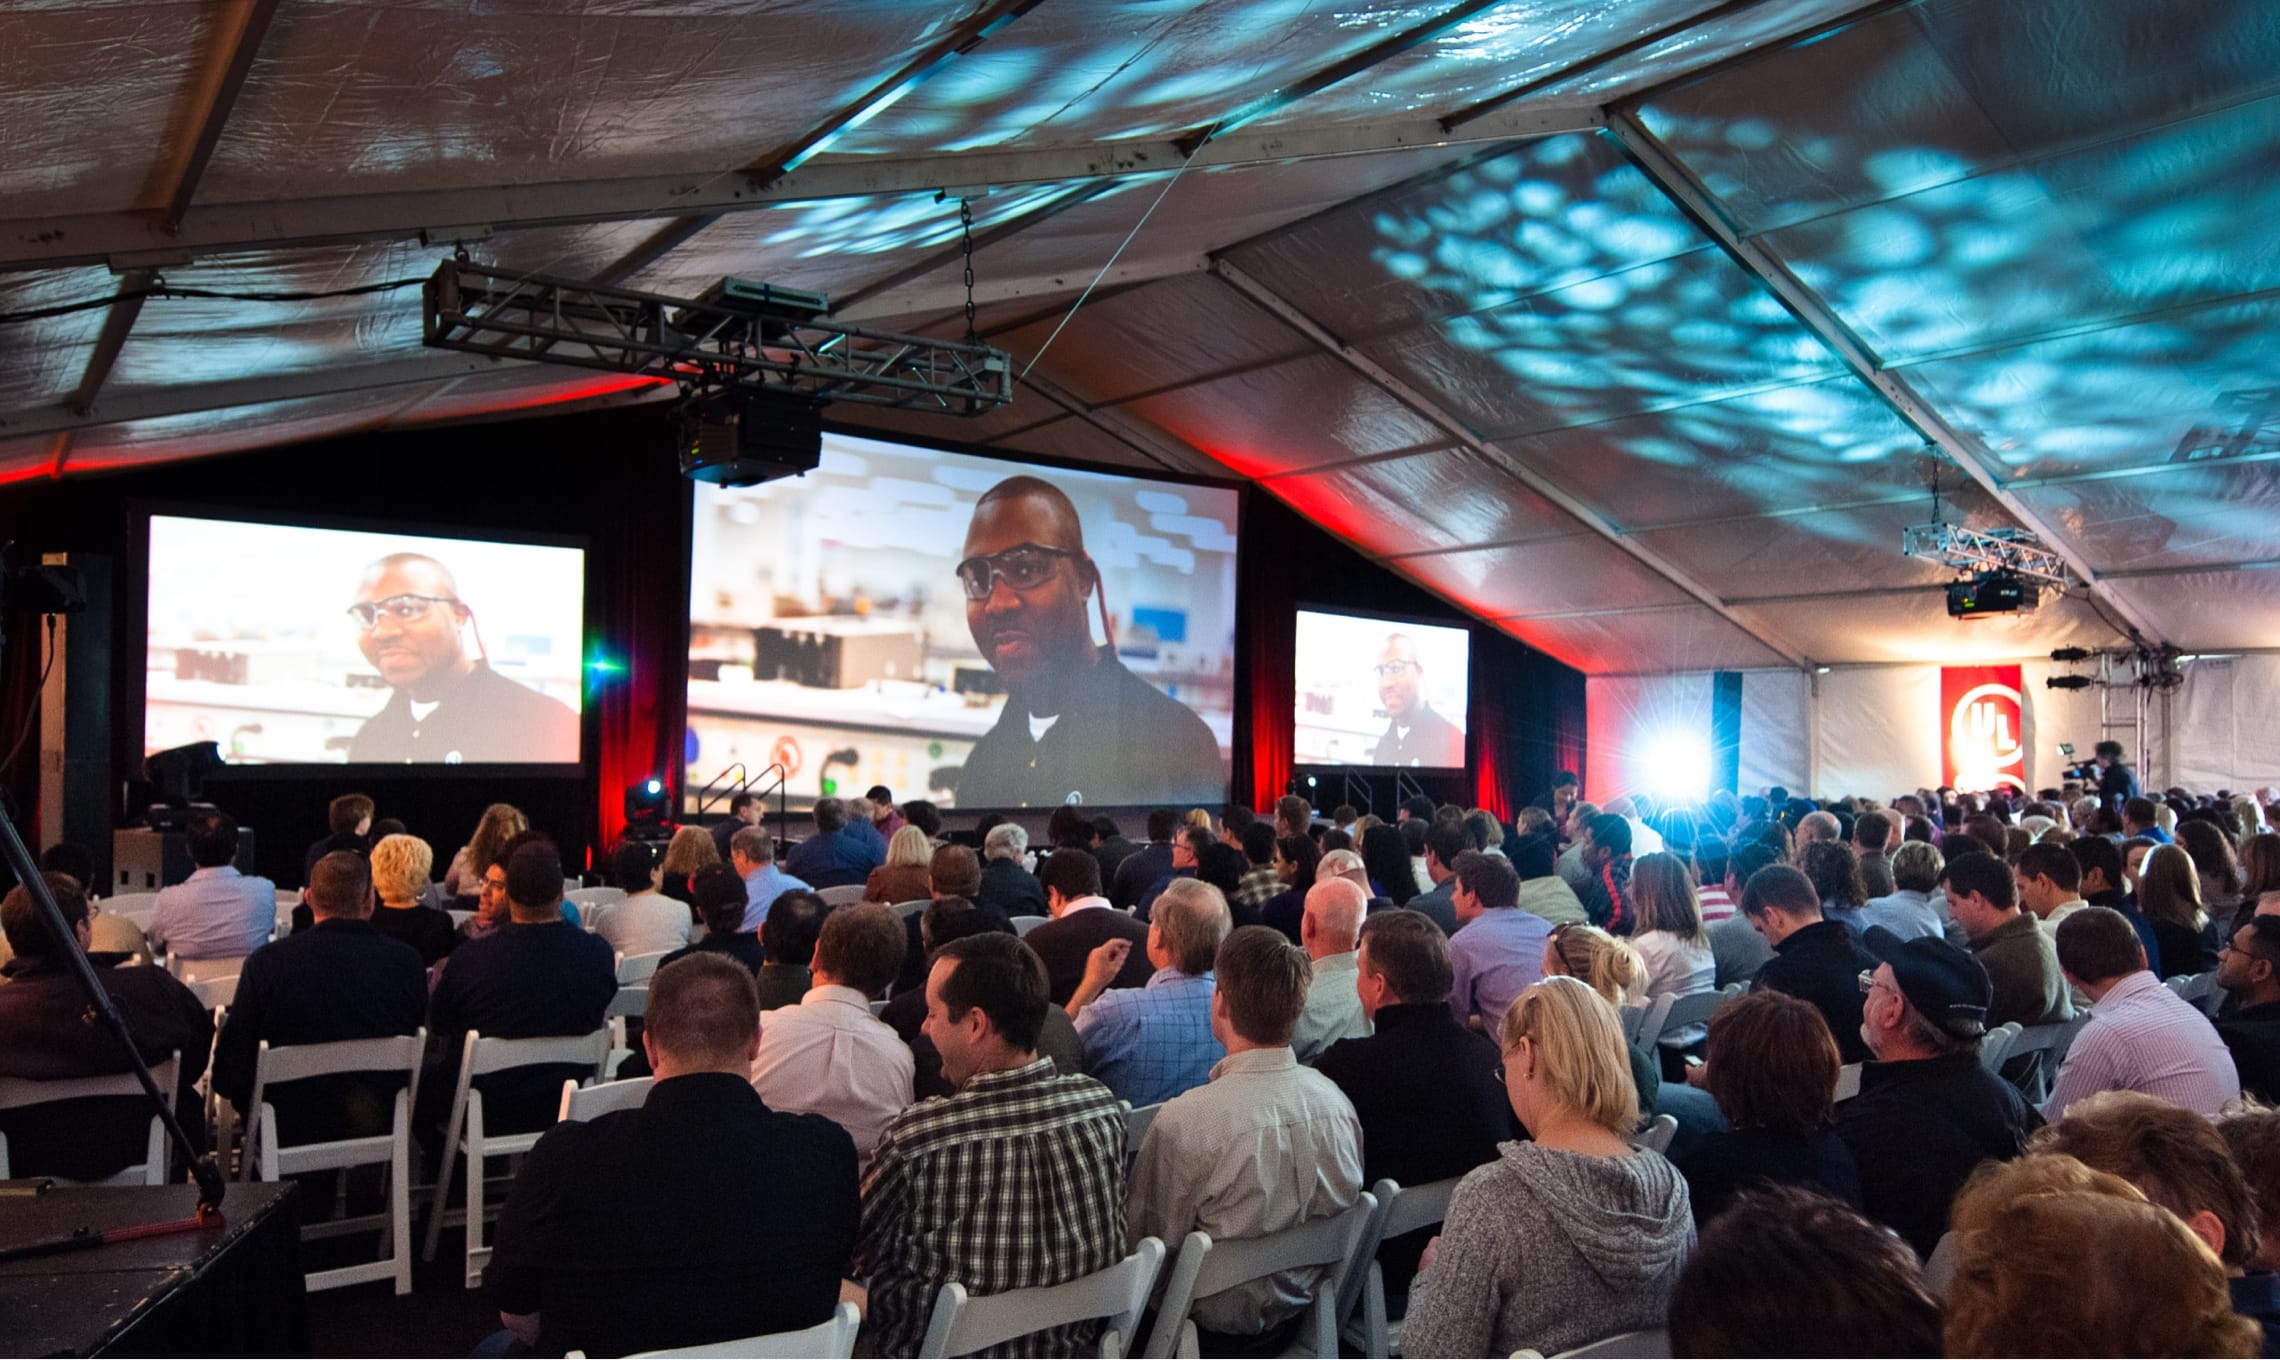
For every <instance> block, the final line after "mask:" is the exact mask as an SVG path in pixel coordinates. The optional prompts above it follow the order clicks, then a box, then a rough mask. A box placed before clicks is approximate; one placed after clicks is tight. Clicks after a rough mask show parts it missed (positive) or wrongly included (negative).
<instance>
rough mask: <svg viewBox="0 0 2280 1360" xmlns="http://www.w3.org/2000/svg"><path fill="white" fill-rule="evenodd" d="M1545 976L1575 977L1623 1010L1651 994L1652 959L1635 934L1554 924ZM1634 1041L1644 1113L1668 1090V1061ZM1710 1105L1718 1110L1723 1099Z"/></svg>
mask: <svg viewBox="0 0 2280 1360" xmlns="http://www.w3.org/2000/svg"><path fill="white" fill-rule="evenodd" d="M1544 976H1545V977H1571V978H1574V979H1575V980H1577V981H1578V982H1581V983H1582V984H1583V985H1585V986H1586V987H1589V988H1590V989H1591V990H1593V991H1595V992H1597V993H1599V997H1600V999H1601V1000H1603V1001H1605V1002H1606V1003H1607V1004H1608V1005H1610V1006H1613V1007H1615V1008H1616V1009H1617V1010H1618V1011H1620V1010H1621V1009H1622V1008H1623V1007H1625V1006H1635V1005H1639V1004H1641V1003H1643V1002H1644V1001H1645V1000H1646V999H1647V965H1646V963H1645V961H1644V960H1642V959H1641V958H1640V957H1639V951H1638V950H1636V949H1633V948H1632V947H1631V942H1630V941H1629V940H1618V939H1616V938H1615V937H1614V936H1612V935H1610V934H1608V933H1607V932H1606V931H1604V930H1601V929H1600V928H1599V927H1597V926H1592V925H1564V926H1554V927H1552V937H1551V938H1550V939H1548V940H1546V941H1544ZM1628 1047H1629V1049H1630V1053H1631V1080H1632V1082H1634V1083H1635V1084H1636V1085H1637V1086H1638V1088H1639V1113H1640V1115H1641V1117H1645V1116H1646V1115H1648V1114H1649V1113H1650V1112H1652V1111H1653V1109H1654V1105H1655V1102H1656V1100H1657V1099H1658V1098H1659V1097H1660V1096H1661V1093H1662V1061H1661V1059H1660V1057H1659V1056H1656V1055H1651V1054H1649V1053H1648V1052H1647V1051H1646V1050H1645V1049H1644V1048H1642V1047H1641V1046H1640V1045H1638V1044H1630V1045H1628ZM1702 1098H1703V1099H1704V1100H1705V1101H1708V1100H1709V1097H1708V1096H1703V1097H1702ZM1710 1105H1711V1110H1712V1112H1713V1113H1714V1112H1715V1110H1716V1107H1717V1103H1716V1102H1715V1101H1711V1102H1710ZM1712 1122H1713V1123H1715V1122H1716V1121H1715V1120H1713V1121H1712Z"/></svg>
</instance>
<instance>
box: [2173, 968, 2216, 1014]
mask: <svg viewBox="0 0 2280 1360" xmlns="http://www.w3.org/2000/svg"><path fill="white" fill-rule="evenodd" d="M2161 985H2162V986H2164V987H2167V988H2168V989H2169V990H2170V991H2172V992H2175V993H2176V994H2177V996H2178V999H2179V1000H2181V1001H2190V1002H2192V1003H2193V1006H2194V1009H2196V1010H2201V1011H2206V1010H2208V1009H2209V1005H2208V1003H2209V998H2210V997H2212V996H2214V995H2216V991H2217V975H2216V974H2215V973H2214V972H2208V973H2195V974H2193V975H2192V976H2190V977H2173V978H2169V979H2167V980H2166V981H2164V982H2163V983H2162V984H2161Z"/></svg>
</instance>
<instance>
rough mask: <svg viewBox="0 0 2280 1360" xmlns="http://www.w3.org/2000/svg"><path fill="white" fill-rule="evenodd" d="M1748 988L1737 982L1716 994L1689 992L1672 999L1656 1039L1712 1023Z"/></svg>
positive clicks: (1657, 1031)
mask: <svg viewBox="0 0 2280 1360" xmlns="http://www.w3.org/2000/svg"><path fill="white" fill-rule="evenodd" d="M1748 988H1749V984H1748V983H1746V982H1737V983H1734V984H1733V985H1732V986H1730V987H1726V988H1723V989H1721V990H1719V991H1715V992H1689V993H1687V994H1686V995H1685V996H1676V997H1671V998H1670V1009H1669V1010H1667V1011H1664V1012H1663V1022H1662V1027H1661V1028H1660V1029H1657V1030H1656V1031H1655V1037H1656V1038H1657V1039H1661V1038H1662V1037H1664V1036H1665V1035H1668V1034H1672V1033H1675V1032H1676V1031H1678V1030H1682V1029H1685V1028H1686V1027H1688V1026H1689V1025H1706V1024H1708V1023H1710V1021H1711V1020H1712V1019H1713V1018H1714V1017H1716V1015H1717V1014H1718V1012H1720V1011H1722V1010H1724V1009H1726V1007H1728V1006H1731V1005H1733V1004H1734V1003H1735V1002H1736V1001H1738V1000H1740V999H1741V996H1742V993H1743V992H1744V991H1746V990H1748ZM1642 1032H1644V1031H1642Z"/></svg>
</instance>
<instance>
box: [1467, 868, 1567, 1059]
mask: <svg viewBox="0 0 2280 1360" xmlns="http://www.w3.org/2000/svg"><path fill="white" fill-rule="evenodd" d="M1527 853H1529V854H1530V855H1531V856H1539V855H1540V853H1541V842H1538V843H1536V844H1535V845H1533V846H1531V847H1530V849H1529V850H1528V852H1527ZM1455 870H1456V872H1455V873H1454V875H1452V877H1451V880H1450V881H1451V882H1453V883H1454V884H1455V885H1456V891H1455V892H1454V894H1453V895H1452V896H1451V898H1450V902H1451V905H1452V906H1453V907H1454V908H1455V910H1456V916H1457V921H1458V922H1459V925H1458V928H1457V933H1456V934H1455V935H1453V936H1451V937H1450V938H1449V964H1450V967H1451V968H1452V969H1454V970H1455V974H1456V979H1455V982H1454V984H1453V986H1452V988H1451V990H1450V993H1449V1008H1450V1009H1451V1010H1453V1011H1455V1012H1456V1015H1457V1018H1458V1019H1459V1020H1470V1019H1471V1018H1473V1017H1475V1016H1477V1017H1479V1019H1480V1025H1481V1028H1482V1029H1484V1030H1486V1031H1488V1032H1490V1033H1495V1032H1496V1028H1497V1026H1498V1025H1499V1024H1501V1023H1502V1022H1503V1020H1504V1012H1505V1010H1506V1009H1507V1008H1509V1007H1510V1006H1511V1005H1512V1002H1513V1000H1514V999H1515V998H1517V997H1518V996H1519V995H1520V994H1521V993H1522V992H1524V991H1526V990H1528V988H1530V987H1532V986H1534V985H1535V983H1536V981H1537V979H1539V978H1541V977H1543V975H1544V942H1545V941H1546V940H1549V939H1550V938H1551V936H1552V924H1551V922H1549V921H1547V920H1545V919H1544V918H1543V917H1541V916H1538V915H1536V914H1534V913H1533V912H1525V911H1522V910H1520V909H1519V906H1518V902H1519V900H1520V878H1519V875H1517V874H1515V873H1514V872H1513V868H1512V865H1511V864H1510V863H1508V862H1507V861H1505V860H1504V859H1502V858H1500V857H1498V856H1494V855H1488V854H1484V853H1482V852H1481V851H1478V850H1467V851H1466V852H1465V853H1463V854H1461V855H1459V856H1457V862H1456V865H1455Z"/></svg>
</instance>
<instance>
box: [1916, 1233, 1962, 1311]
mask: <svg viewBox="0 0 2280 1360" xmlns="http://www.w3.org/2000/svg"><path fill="white" fill-rule="evenodd" d="M1957 1250H1958V1246H1957V1242H1956V1236H1955V1234H1954V1233H1952V1232H1944V1233H1941V1234H1940V1240H1939V1241H1938V1242H1935V1243H1933V1244H1932V1254H1931V1255H1930V1256H1927V1257H1925V1258H1924V1289H1925V1291H1926V1292H1927V1293H1929V1294H1930V1295H1931V1296H1932V1297H1933V1298H1935V1299H1944V1298H1946V1297H1947V1292H1948V1286H1949V1285H1951V1284H1954V1283H1955V1258H1956V1253H1957Z"/></svg>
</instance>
